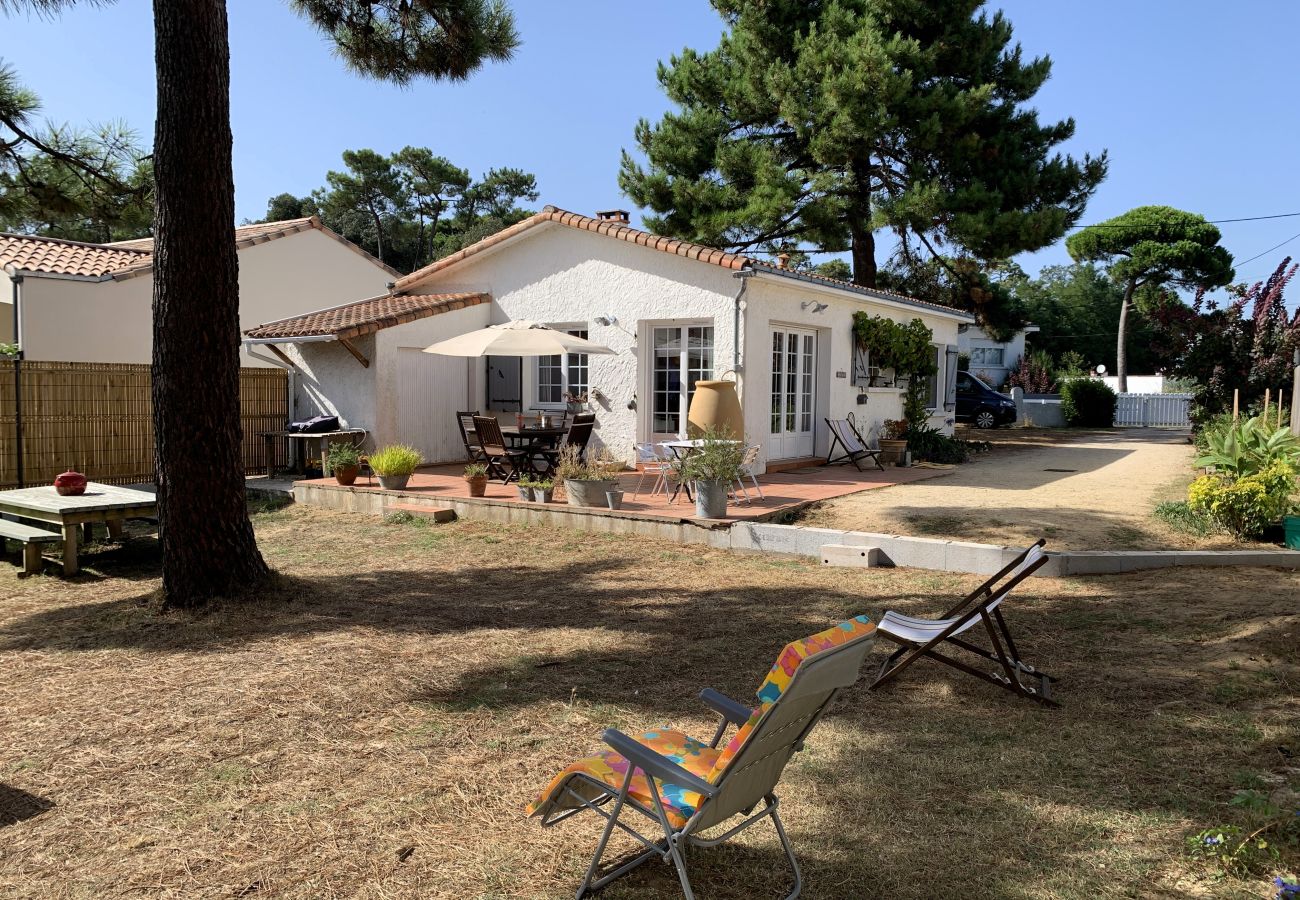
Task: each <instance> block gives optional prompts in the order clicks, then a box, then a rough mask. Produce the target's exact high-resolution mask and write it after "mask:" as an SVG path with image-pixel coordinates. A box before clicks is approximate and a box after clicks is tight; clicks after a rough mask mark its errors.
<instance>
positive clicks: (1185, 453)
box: [805, 428, 1231, 550]
mask: <svg viewBox="0 0 1300 900" xmlns="http://www.w3.org/2000/svg"><path fill="white" fill-rule="evenodd" d="M967 436H968V437H977V438H988V439H990V440H991V441H992V442H993V444H994V447H993V450H991V451H990V452H988V453H985V454H981V455H979V456H977V457H975V458H974V460H973V461H972V462H970V463H967V464H965V465H962V466H958V467H957V468H956V469H954V471H953V473H952V474H951V475H948V476H946V477H944V478H936V479H932V480H929V481H924V482H918V483H916V484H906V485H898V486H895V487H890V488H885V489H883V490H875V491H866V492H864V493H860V494H853V495H851V496H848V497H841V498H839V499H837V500H833V501H829V502H827V503H826V504H825V505H823V506H822V507H820V508H818V509H815V510H813V511H811V512H810V513H809V514H808V516H807V517H806V519H805V524H809V525H818V526H822V527H827V528H849V529H854V530H858V531H882V532H891V533H902V534H916V535H932V536H937V537H948V538H953V539H960V540H968V541H978V542H982V543H992V544H1025V543H1028V542H1029V541H1032V540H1034V539H1036V538H1038V537H1046V538H1047V539H1048V547H1049V548H1051V549H1057V550H1064V549H1070V550H1121V549H1160V548H1189V547H1227V546H1230V545H1231V543H1230V541H1228V540H1227V539H1226V538H1223V537H1217V538H1216V537H1210V538H1195V537H1191V536H1188V535H1184V534H1180V533H1178V532H1173V531H1171V530H1169V529H1168V528H1166V527H1165V526H1164V525H1163V523H1161V522H1160V521H1159V520H1157V519H1155V518H1153V517H1152V515H1151V511H1152V509H1153V508H1154V507H1155V505H1156V504H1157V503H1158V502H1160V501H1162V500H1168V499H1179V498H1182V497H1184V496H1185V493H1184V491H1185V487H1186V484H1187V482H1188V481H1189V480H1190V477H1191V475H1192V469H1191V461H1192V456H1193V448H1192V446H1191V444H1190V443H1188V440H1187V432H1186V431H1185V430H1169V429H1157V428H1145V429H1137V428H1126V429H1116V430H1115V431H1086V432H1075V431H1057V430H1047V429H1006V430H998V431H994V432H972V433H969V434H968V435H967Z"/></svg>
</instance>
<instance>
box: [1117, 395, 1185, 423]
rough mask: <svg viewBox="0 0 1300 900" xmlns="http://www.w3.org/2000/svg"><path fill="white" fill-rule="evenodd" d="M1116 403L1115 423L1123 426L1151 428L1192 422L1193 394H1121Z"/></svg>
mask: <svg viewBox="0 0 1300 900" xmlns="http://www.w3.org/2000/svg"><path fill="white" fill-rule="evenodd" d="M1118 401H1119V402H1117V403H1116V404H1115V424H1116V425H1119V426H1121V427H1125V426H1127V427H1130V428H1150V427H1154V426H1176V427H1183V428H1186V427H1188V426H1190V425H1191V424H1192V420H1191V419H1190V418H1189V417H1188V413H1189V412H1190V411H1191V406H1192V395H1191V394H1119V395H1118Z"/></svg>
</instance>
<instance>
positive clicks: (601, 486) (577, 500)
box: [564, 478, 618, 508]
mask: <svg viewBox="0 0 1300 900" xmlns="http://www.w3.org/2000/svg"><path fill="white" fill-rule="evenodd" d="M617 489H618V482H617V481H613V480H608V481H574V480H573V479H571V478H566V479H564V493H565V495H566V496H567V497H568V498H569V505H570V506H595V507H600V508H603V507H604V506H605V505H606V503H607V501H606V499H605V494H607V493H608V492H609V491H613V490H617Z"/></svg>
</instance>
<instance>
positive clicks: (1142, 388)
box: [1100, 375, 1165, 394]
mask: <svg viewBox="0 0 1300 900" xmlns="http://www.w3.org/2000/svg"><path fill="white" fill-rule="evenodd" d="M1100 380H1101V381H1104V382H1105V383H1106V384H1107V385H1109V387H1110V389H1111V390H1112V391H1118V390H1119V377H1118V376H1116V375H1103V376H1102V377H1101V378H1100ZM1128 392H1129V393H1130V394H1163V393H1164V392H1165V376H1163V375H1130V376H1128Z"/></svg>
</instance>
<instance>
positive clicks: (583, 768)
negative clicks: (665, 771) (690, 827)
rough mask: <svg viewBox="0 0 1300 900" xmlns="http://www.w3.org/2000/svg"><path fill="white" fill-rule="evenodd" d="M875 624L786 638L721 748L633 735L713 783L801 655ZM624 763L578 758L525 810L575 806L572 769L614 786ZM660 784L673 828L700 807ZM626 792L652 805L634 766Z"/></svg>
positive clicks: (684, 792) (695, 795)
mask: <svg viewBox="0 0 1300 900" xmlns="http://www.w3.org/2000/svg"><path fill="white" fill-rule="evenodd" d="M875 627H876V626H875V625H873V624H872V623H871V621H870V620H869V619H868V618H867V617H866V616H858V617H856V618H853V619H849V620H848V621H847V622H841V623H840V624H839V625H836V626H834V627H833V628H827V629H826V630H825V631H819V632H818V633H817V634H814V635H812V636H811V637H806V638H803V639H802V640H798V641H793V642H791V643H789V644H786V646H785V649H783V650H782V651H781V654H780V655H779V656H778V657H777V659H776V663H775V664H774V665H773V666H772V669H771V671H770V672H768V674H767V678H766V679H764V681H763V683H762V685H760V686H759V689H758V699H759V705H758V706H756V707H755V708H754V711H753V713H752V714H751V715H750V717H749V721H747V722H746V723H745V724H744V725H743V726H741V728H740V729H739V730H738V731H737V732H736V735H735V737H733V738H732V739H731V741H730V742H729V743H728V744H727V746H726V748H725V749H722V750H716V749H714V748H712V747H710V746H709V745H708V744H705V743H704V742H703V741H699V740H696V739H695V738H693V737H690V736H689V735H687V734H684V733H683V732H680V731H670V730H666V729H665V730H659V731H650V732H647V733H645V734H643V735H641V736H640V737H638V738H637V740H638V741H639V742H641V743H642V744H644V745H646V746H647V747H649V748H650V749H651V750H654V751H655V752H657V753H660V754H662V755H663V756H666V757H668V758H669V759H671V760H672V761H673V762H675V763H677V765H679V766H681V767H682V768H683V769H685V770H686V771H688V772H690V773H691V774H692V775H698V776H699V777H700V778H703V779H704V780H705V781H708V782H709V783H710V784H717V783H718V781H719V780H721V778H722V775H723V773H724V772H726V769H727V765H728V764H729V763H730V762H731V760H732V758H733V757H734V756H735V755H736V753H737V752H738V751H739V750H740V748H741V747H743V746H744V745H745V741H747V740H748V739H749V736H750V734H751V733H753V731H754V728H755V727H756V726H757V725H758V723H759V721H761V720H762V718H763V715H764V713H766V712H767V710H768V709H769V708H770V707H771V706H772V704H774V703H776V701H777V700H779V699H780V698H781V694H782V693H784V691H785V689H786V688H787V687H789V685H790V682H791V680H792V679H793V678H794V673H795V672H796V671H798V669H799V666H800V665H801V664H802V663H803V661H804V660H805V659H807V658H808V657H810V656H812V655H814V654H816V653H821V652H822V651H824V650H829V649H831V648H832V647H839V646H841V645H843V644H845V643H848V642H849V641H851V640H853V639H855V638H859V637H863V636H865V635H867V634H870V633H871V632H872V631H873V630H874V629H875ZM628 765H629V763H628V761H627V760H626V759H625V758H624V757H622V756H620V755H619V754H617V753H614V752H612V751H607V752H605V753H601V754H598V755H596V756H589V757H587V758H586V759H580V760H578V761H577V762H575V763H573V764H572V765H570V766H569V767H568V768H566V769H564V771H562V772H560V774H558V775H557V776H555V778H554V779H552V780H551V783H550V785H549V786H547V788H546V790H545V791H543V792H542V794H541V796H539V797H538V798H537V799H536V800H535V801H533V802H532V803H530V804H529V805H528V810H527V812H528V815H530V816H533V815H538V814H544V813H545V812H547V811H548V810H549V809H550V808H551V807H552V806H553V805H555V804H557V803H558V804H560V805H561V807H562V808H565V809H568V808H572V807H574V806H576V805H577V803H576V801H574V800H573V798H571V797H565V796H564V791H565V788H566V783H567V782H569V780H570V779H571V778H573V776H575V775H586V776H588V777H591V778H594V779H595V780H596V781H598V782H601V783H603V784H605V785H607V786H609V788H610V789H611V790H612V791H614V792H617V791H619V790H621V789H622V787H623V780H624V779H625V778H626V777H627V770H628ZM567 787H568V789H569V790H572V791H574V792H576V793H577V794H579V795H580V796H582V797H584V798H585V799H588V800H595V799H596V798H598V797H600V796H602V795H603V794H604V793H605V792H604V791H602V790H601V789H600V787H599V786H596V785H591V784H588V783H584V782H582V781H576V780H575V781H574V782H573V783H572V784H567ZM659 787H660V793H659V798H660V800H661V801H662V802H663V804H664V812H665V813H667V815H668V821H669V823H670V824H671V825H672V826H673V827H674V828H681V827H682V826H683V825H685V824H686V822H687V820H688V819H690V817H691V816H693V815H694V814H695V812H696V810H698V809H699V807H700V803H701V802H702V800H703V797H702V795H701V794H700V793H699V792H698V791H692V790H689V789H688V788H684V787H682V786H680V785H675V784H668V783H661V784H660V785H659ZM628 795H629V797H630V798H631V799H632V800H634V801H636V802H637V803H639V804H640V805H642V806H644V807H645V808H647V809H649V810H653V809H654V796H653V794H652V793H651V788H650V782H649V779H648V778H646V776H645V775H644V774H643V773H640V772H638V773H637V774H635V775H633V776H632V783H631V785H630V786H629V787H628Z"/></svg>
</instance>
